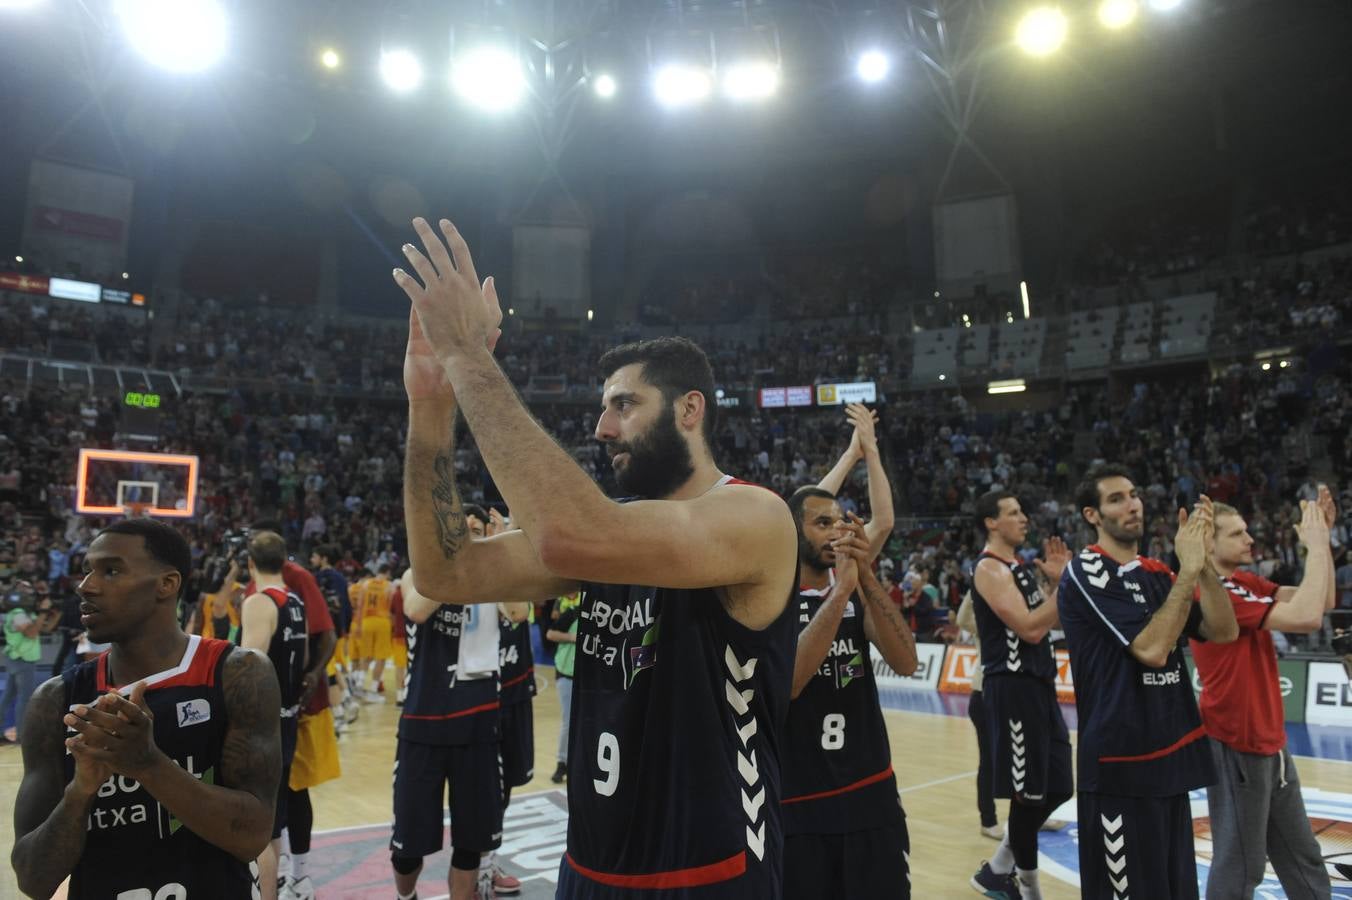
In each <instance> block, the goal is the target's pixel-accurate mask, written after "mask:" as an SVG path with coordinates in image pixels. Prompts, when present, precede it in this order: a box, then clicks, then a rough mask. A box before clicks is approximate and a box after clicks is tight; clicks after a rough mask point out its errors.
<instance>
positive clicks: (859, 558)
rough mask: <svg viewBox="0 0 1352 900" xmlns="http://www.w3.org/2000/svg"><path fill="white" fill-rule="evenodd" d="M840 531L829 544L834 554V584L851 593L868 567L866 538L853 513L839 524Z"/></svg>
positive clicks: (862, 526)
mask: <svg viewBox="0 0 1352 900" xmlns="http://www.w3.org/2000/svg"><path fill="white" fill-rule="evenodd" d="M840 530H841V531H840V536H839V537H837V538H836V539H835V540H833V541H832V542H831V549H832V550H834V551H835V554H836V583H837V584H842V583H843V584H845V588H844V590H846V591H847V592H853V591H854V589H855V587H857V586H858V584H859V576H860V572H861V571H862V570H863V567H865V566H867V565H868V536H867V535H865V534H864V523H863V521H861V520H860V518H859V517H858V516H856V515H854V514H853V513H851V514H850V517H849V518H848V519H846V520H845V521H843V522H841V523H840Z"/></svg>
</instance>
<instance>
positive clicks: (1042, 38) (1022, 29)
mask: <svg viewBox="0 0 1352 900" xmlns="http://www.w3.org/2000/svg"><path fill="white" fill-rule="evenodd" d="M1069 30H1070V23H1069V21H1068V20H1067V19H1066V14H1065V13H1063V12H1061V10H1060V9H1058V8H1057V7H1055V6H1039V7H1037V8H1035V9H1031V10H1029V11H1028V12H1027V13H1026V14H1025V15H1024V17H1023V18H1022V19H1020V20H1019V27H1018V29H1017V30H1016V31H1015V32H1014V41H1015V43H1017V44H1018V45H1019V47H1020V49H1022V50H1023V52H1024V53H1027V54H1029V55H1030V56H1050V55H1051V54H1053V53H1055V52H1056V51H1057V50H1059V49H1061V45H1062V44H1064V43H1065V42H1066V34H1067V32H1069Z"/></svg>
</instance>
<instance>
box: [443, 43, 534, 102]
mask: <svg viewBox="0 0 1352 900" xmlns="http://www.w3.org/2000/svg"><path fill="white" fill-rule="evenodd" d="M451 86H452V87H453V88H455V92H456V93H457V94H459V95H460V96H461V97H463V98H464V99H465V100H466V101H468V102H469V103H470V104H472V105H474V106H477V107H479V108H480V109H484V110H489V111H491V112H502V111H504V110H508V109H511V108H512V107H514V106H516V105H517V104H518V103H520V102H521V97H522V95H523V94H524V93H525V92H526V75H525V73H524V72H522V71H521V60H519V59H518V58H517V56H516V54H515V53H512V52H511V51H510V50H507V49H506V48H504V47H498V46H494V45H491V44H490V45H485V46H483V47H476V48H474V49H473V50H469V51H467V52H466V53H463V54H459V55H457V57H456V60H455V64H454V65H453V66H452V67H451Z"/></svg>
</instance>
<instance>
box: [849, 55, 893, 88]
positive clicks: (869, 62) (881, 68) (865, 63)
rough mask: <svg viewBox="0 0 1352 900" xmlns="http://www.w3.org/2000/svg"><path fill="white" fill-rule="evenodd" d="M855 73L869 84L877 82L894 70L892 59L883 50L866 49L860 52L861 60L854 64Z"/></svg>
mask: <svg viewBox="0 0 1352 900" xmlns="http://www.w3.org/2000/svg"><path fill="white" fill-rule="evenodd" d="M854 71H855V74H856V75H858V76H859V77H860V78H861V79H862V80H864V81H867V82H868V83H869V84H875V83H877V82H879V81H882V80H883V79H884V78H886V77H887V73H888V72H890V71H892V60H890V59H888V58H887V54H886V53H883V52H882V51H881V50H866V51H864V52H863V53H861V54H859V60H858V61H857V62H856V63H855V64H854Z"/></svg>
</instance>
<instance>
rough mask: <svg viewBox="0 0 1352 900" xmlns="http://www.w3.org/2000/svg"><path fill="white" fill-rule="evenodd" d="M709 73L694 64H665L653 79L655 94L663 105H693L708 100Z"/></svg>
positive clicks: (709, 87)
mask: <svg viewBox="0 0 1352 900" xmlns="http://www.w3.org/2000/svg"><path fill="white" fill-rule="evenodd" d="M711 88H712V85H711V84H710V82H709V73H708V72H706V71H704V70H703V69H697V68H694V67H693V66H677V65H672V66H663V67H662V68H661V69H659V70H658V71H657V76H656V77H655V78H654V79H653V94H654V95H655V96H656V97H657V102H659V103H661V104H662V105H663V106H670V107H678V106H691V105H693V104H695V103H700V102H702V101H703V100H706V99H707V98H708V96H709V91H710V89H711Z"/></svg>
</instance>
